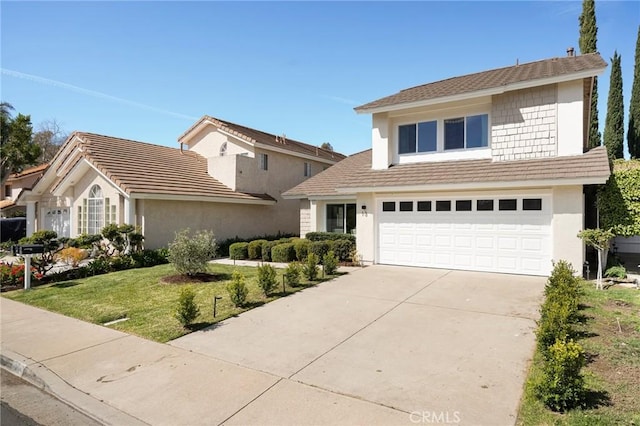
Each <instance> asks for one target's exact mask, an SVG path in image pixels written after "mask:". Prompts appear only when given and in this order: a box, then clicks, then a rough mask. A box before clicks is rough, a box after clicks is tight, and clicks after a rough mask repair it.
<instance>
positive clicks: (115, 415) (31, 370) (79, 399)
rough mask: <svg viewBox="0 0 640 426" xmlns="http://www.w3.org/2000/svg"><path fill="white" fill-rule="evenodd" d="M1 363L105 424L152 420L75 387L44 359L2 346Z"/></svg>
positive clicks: (140, 423) (143, 423) (134, 423)
mask: <svg viewBox="0 0 640 426" xmlns="http://www.w3.org/2000/svg"><path fill="white" fill-rule="evenodd" d="M0 367H1V368H2V369H4V370H6V371H8V372H9V373H11V374H13V375H15V376H18V377H20V378H22V379H24V380H25V381H27V382H29V383H31V384H32V385H33V386H35V387H37V388H38V389H41V390H43V391H45V392H47V393H49V394H51V395H53V396H55V397H56V398H57V399H58V400H60V401H62V402H63V403H65V404H67V405H69V406H70V407H72V408H74V409H75V410H77V411H79V412H80V413H82V414H84V415H85V416H87V417H89V418H91V419H93V420H95V421H96V422H98V423H102V424H103V425H125V424H126V425H132V426H133V425H135V426H143V425H148V423H145V422H143V421H142V420H140V419H138V418H136V417H133V416H131V415H129V414H127V413H125V412H123V411H120V410H118V409H117V408H115V407H112V406H110V405H108V404H107V403H105V402H103V401H101V400H99V399H96V398H95V397H94V396H92V395H90V394H87V393H84V392H82V391H81V390H79V389H77V388H75V387H73V386H72V385H70V384H69V383H67V382H66V381H64V379H62V378H61V377H60V376H58V375H57V374H56V373H55V372H53V371H51V370H49V369H48V368H47V367H46V366H45V365H43V364H42V363H39V362H36V361H34V360H32V359H29V358H25V357H23V356H22V355H20V354H17V353H15V352H12V351H11V350H8V349H7V348H2V353H1V354H0Z"/></svg>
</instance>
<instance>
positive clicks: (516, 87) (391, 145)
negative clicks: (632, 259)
mask: <svg viewBox="0 0 640 426" xmlns="http://www.w3.org/2000/svg"><path fill="white" fill-rule="evenodd" d="M605 68H606V63H605V62H604V61H603V59H602V58H601V57H600V56H599V55H598V54H588V55H581V56H573V55H572V54H571V55H570V56H567V57H562V58H552V59H546V60H541V61H537V62H531V63H526V64H516V65H513V66H509V67H505V68H499V69H494V70H490V71H484V72H479V73H475V74H470V75H465V76H461V77H454V78H450V79H447V80H442V81H437V82H434V83H429V84H425V85H421V86H417V87H412V88H409V89H405V90H402V91H400V92H398V93H396V94H394V95H391V96H388V97H385V98H382V99H378V100H376V101H373V102H370V103H367V104H365V105H362V106H360V107H357V108H356V109H355V110H356V112H358V113H360V114H371V115H372V141H371V143H372V147H371V149H370V150H368V151H365V152H362V153H359V154H355V155H352V156H350V157H348V158H347V159H345V160H343V161H341V162H340V163H338V164H337V165H335V166H333V167H331V168H330V169H328V170H327V171H325V172H323V173H321V174H319V175H317V176H315V177H313V178H311V179H309V180H307V181H305V182H303V183H302V184H300V185H298V186H296V187H295V188H292V189H291V190H289V191H287V192H286V193H285V194H284V196H285V198H294V199H296V198H297V199H300V200H301V207H300V232H301V234H305V233H306V232H310V231H333V232H352V233H355V234H356V241H357V247H358V251H359V252H360V255H361V256H362V258H363V260H364V261H366V262H370V263H380V264H390V265H410V266H423V267H436V268H447V269H464V270H476V271H492V272H504V273H515V274H530V275H546V274H548V273H549V271H550V270H551V267H552V261H553V260H558V259H565V260H568V261H569V262H571V263H572V264H573V266H574V268H576V269H578V270H580V269H581V267H582V264H583V256H584V247H583V244H582V241H581V240H580V239H579V238H577V236H576V235H577V234H578V232H579V231H580V230H581V229H583V226H584V213H585V203H584V195H583V190H584V188H585V186H586V185H597V184H604V183H605V182H606V181H607V179H608V177H609V174H610V170H609V162H608V159H607V154H606V151H605V149H604V148H603V147H600V148H596V149H592V150H590V151H588V150H587V149H586V146H587V145H586V135H587V133H586V129H587V128H588V124H589V116H588V114H589V102H590V96H591V92H592V82H593V78H594V77H595V76H597V75H599V74H601V73H602V72H603V71H604V69H605Z"/></svg>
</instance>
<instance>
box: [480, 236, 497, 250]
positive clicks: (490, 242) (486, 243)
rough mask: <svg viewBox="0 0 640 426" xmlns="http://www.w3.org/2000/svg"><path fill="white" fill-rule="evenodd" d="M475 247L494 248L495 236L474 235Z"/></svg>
mask: <svg viewBox="0 0 640 426" xmlns="http://www.w3.org/2000/svg"><path fill="white" fill-rule="evenodd" d="M476 248H477V249H494V248H495V238H493V237H484V236H480V237H476Z"/></svg>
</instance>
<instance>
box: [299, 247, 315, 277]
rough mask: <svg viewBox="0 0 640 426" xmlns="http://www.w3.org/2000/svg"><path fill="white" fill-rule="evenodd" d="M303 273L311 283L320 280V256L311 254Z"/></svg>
mask: <svg viewBox="0 0 640 426" xmlns="http://www.w3.org/2000/svg"><path fill="white" fill-rule="evenodd" d="M302 273H303V274H304V276H305V277H307V279H308V280H309V281H314V280H316V279H317V278H318V256H316V254H315V253H309V255H308V256H307V260H306V261H305V263H304V267H303V268H302Z"/></svg>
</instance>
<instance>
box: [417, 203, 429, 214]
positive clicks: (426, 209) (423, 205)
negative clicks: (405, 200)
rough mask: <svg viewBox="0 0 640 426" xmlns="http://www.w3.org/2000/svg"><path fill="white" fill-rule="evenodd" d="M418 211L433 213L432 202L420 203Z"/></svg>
mask: <svg viewBox="0 0 640 426" xmlns="http://www.w3.org/2000/svg"><path fill="white" fill-rule="evenodd" d="M418 211H419V212H430V211H431V201H418Z"/></svg>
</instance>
